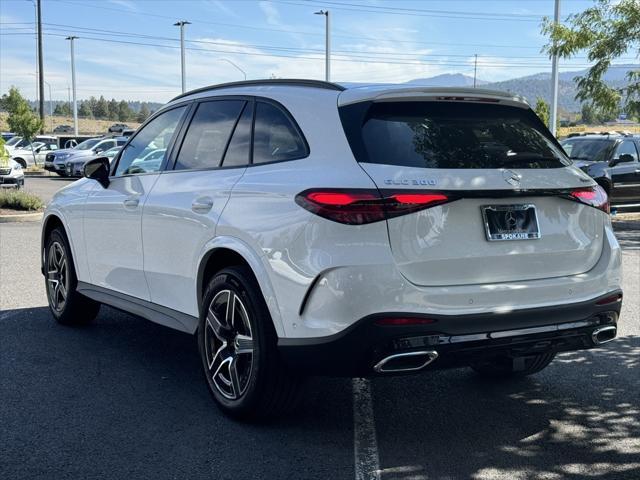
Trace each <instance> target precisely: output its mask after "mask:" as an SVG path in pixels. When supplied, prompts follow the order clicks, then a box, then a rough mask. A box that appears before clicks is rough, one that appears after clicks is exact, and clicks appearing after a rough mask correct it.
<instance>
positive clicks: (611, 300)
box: [596, 293, 622, 305]
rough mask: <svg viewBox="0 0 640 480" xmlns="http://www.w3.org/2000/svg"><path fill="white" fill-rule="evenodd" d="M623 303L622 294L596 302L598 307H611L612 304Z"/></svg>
mask: <svg viewBox="0 0 640 480" xmlns="http://www.w3.org/2000/svg"><path fill="white" fill-rule="evenodd" d="M621 301H622V294H621V293H616V294H615V295H611V296H609V297H605V298H602V299H600V300H598V301H597V302H596V305H609V304H610V303H617V302H621Z"/></svg>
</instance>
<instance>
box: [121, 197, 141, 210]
mask: <svg viewBox="0 0 640 480" xmlns="http://www.w3.org/2000/svg"><path fill="white" fill-rule="evenodd" d="M123 203H124V206H125V207H127V208H136V207H137V206H138V204H139V203H140V199H139V198H135V197H131V198H126V199H125V200H124V202H123Z"/></svg>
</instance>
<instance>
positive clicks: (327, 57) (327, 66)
mask: <svg viewBox="0 0 640 480" xmlns="http://www.w3.org/2000/svg"><path fill="white" fill-rule="evenodd" d="M314 13H315V15H324V17H325V53H324V79H325V81H327V82H330V81H331V22H330V20H329V10H320V11H318V12H314Z"/></svg>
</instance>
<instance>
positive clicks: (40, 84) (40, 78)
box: [37, 0, 44, 133]
mask: <svg viewBox="0 0 640 480" xmlns="http://www.w3.org/2000/svg"><path fill="white" fill-rule="evenodd" d="M37 6H38V7H37V8H38V91H39V94H40V98H39V102H40V120H42V125H43V126H42V128H41V129H40V133H42V132H43V131H44V70H43V68H42V64H43V61H42V5H41V0H37Z"/></svg>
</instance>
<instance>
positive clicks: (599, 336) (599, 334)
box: [591, 325, 618, 345]
mask: <svg viewBox="0 0 640 480" xmlns="http://www.w3.org/2000/svg"><path fill="white" fill-rule="evenodd" d="M617 332H618V329H617V328H616V327H615V326H614V325H607V326H605V327H599V328H596V329H595V330H594V331H593V332H591V341H592V342H593V344H594V345H602V344H603V343H607V342H610V341H611V340H613V339H614V338H616V333H617Z"/></svg>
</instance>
